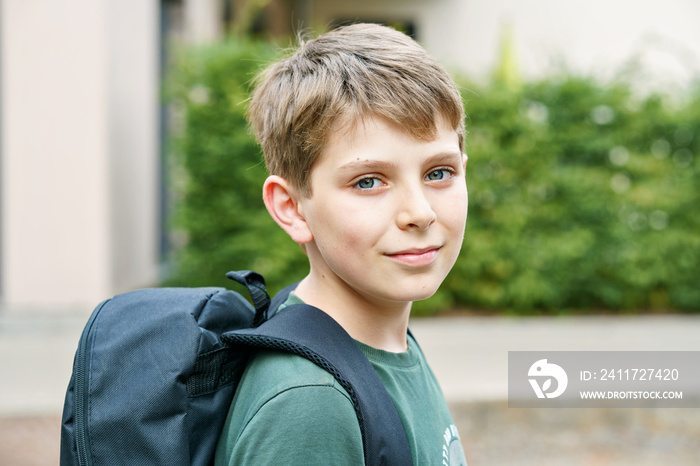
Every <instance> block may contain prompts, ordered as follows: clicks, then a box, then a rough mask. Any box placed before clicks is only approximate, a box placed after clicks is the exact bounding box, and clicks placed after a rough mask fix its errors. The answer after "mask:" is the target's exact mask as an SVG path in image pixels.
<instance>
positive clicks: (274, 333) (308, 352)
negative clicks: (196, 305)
mask: <svg viewBox="0 0 700 466" xmlns="http://www.w3.org/2000/svg"><path fill="white" fill-rule="evenodd" d="M283 292H288V290H287V289H285V290H283ZM280 294H282V293H280ZM222 338H223V339H224V340H225V341H226V342H228V343H229V344H234V345H236V344H237V345H245V346H249V347H254V348H269V349H276V350H280V351H285V352H288V353H293V354H296V355H299V356H302V357H304V358H306V359H308V360H310V361H312V362H313V363H315V364H316V365H318V366H319V367H321V368H322V369H324V370H326V371H327V372H329V373H330V374H331V375H333V376H334V377H335V379H336V380H337V381H338V383H339V384H340V385H341V386H342V387H343V388H344V389H345V390H346V391H347V392H348V394H349V395H350V398H351V399H352V401H353V405H354V407H355V412H356V413H357V420H358V422H359V425H360V432H361V434H362V445H363V449H364V456H365V464H366V465H368V466H369V465H397V466H399V465H401V466H404V465H407V464H413V462H412V459H411V450H410V447H409V445H408V440H407V438H406V433H405V431H404V428H403V425H402V424H401V420H400V419H399V415H398V413H397V412H396V408H395V407H394V403H393V401H392V400H391V398H390V397H389V393H388V392H387V391H386V388H385V387H384V384H383V383H382V381H381V379H380V378H379V374H377V372H376V371H375V370H374V367H372V364H371V363H370V362H369V360H368V359H367V357H366V356H365V355H364V353H363V352H362V350H361V349H360V347H359V346H358V345H357V344H356V343H355V341H354V340H353V339H352V338H351V337H350V335H348V333H347V332H346V331H345V330H344V329H343V328H342V327H341V326H340V325H339V324H338V323H337V322H336V321H335V320H333V318H331V317H330V316H329V315H328V314H326V313H325V312H323V311H322V310H320V309H318V308H315V307H313V306H309V305H306V304H294V305H290V306H288V307H286V308H285V309H284V310H283V311H281V312H279V313H278V314H277V315H275V316H274V317H272V318H270V320H268V321H266V322H265V323H263V324H262V325H260V326H259V327H257V328H250V329H244V330H236V331H232V332H227V333H225V334H224V335H223V336H222Z"/></svg>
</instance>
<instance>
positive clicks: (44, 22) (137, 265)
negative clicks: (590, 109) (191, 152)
mask: <svg viewBox="0 0 700 466" xmlns="http://www.w3.org/2000/svg"><path fill="white" fill-rule="evenodd" d="M0 7H1V8H2V10H1V11H0V33H1V34H2V37H1V38H0V43H1V47H2V48H1V49H0V59H1V60H2V63H1V67H0V70H1V72H2V75H1V76H0V82H1V84H2V89H1V96H2V102H1V105H2V128H1V131H2V132H1V134H2V146H1V151H0V155H1V157H2V178H1V179H0V185H1V189H2V196H1V200H2V207H1V209H0V211H1V214H2V219H1V227H2V235H1V237H2V249H1V250H0V251H1V252H0V260H1V263H2V264H1V266H2V270H1V276H2V284H1V290H0V291H1V293H2V300H3V305H4V308H5V309H26V308H37V307H39V308H66V307H72V306H94V304H96V303H97V302H98V301H99V300H101V299H104V298H105V297H106V296H108V295H110V294H112V293H114V292H117V291H121V290H124V289H126V288H129V287H133V286H139V285H146V284H151V283H153V281H154V280H155V278H156V266H157V261H158V258H157V248H156V246H157V244H156V241H157V235H156V228H157V210H156V209H157V194H158V193H157V186H158V183H157V164H158V140H157V137H158V127H157V110H158V100H159V83H158V55H157V51H158V2H157V1H156V0H101V1H97V0H62V1H61V2H56V1H54V0H32V1H24V0H4V1H3V2H2V3H1V5H0Z"/></svg>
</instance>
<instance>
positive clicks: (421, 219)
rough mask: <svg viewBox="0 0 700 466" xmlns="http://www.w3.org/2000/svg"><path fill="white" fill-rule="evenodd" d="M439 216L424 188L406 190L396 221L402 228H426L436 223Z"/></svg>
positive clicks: (421, 229)
mask: <svg viewBox="0 0 700 466" xmlns="http://www.w3.org/2000/svg"><path fill="white" fill-rule="evenodd" d="M436 218H437V216H436V215H435V211H434V210H433V207H432V206H431V205H430V202H429V201H428V199H427V198H426V197H425V194H424V193H423V191H422V189H418V190H406V192H404V193H403V194H402V198H401V199H400V208H399V213H398V215H397V218H396V221H397V223H398V226H399V228H401V229H402V230H409V229H416V230H420V231H423V230H426V229H428V227H430V225H432V224H433V223H435V220H436Z"/></svg>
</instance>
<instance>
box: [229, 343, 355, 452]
mask: <svg viewBox="0 0 700 466" xmlns="http://www.w3.org/2000/svg"><path fill="white" fill-rule="evenodd" d="M251 446H254V447H253V448H251ZM279 458H285V462H286V464H364V453H363V446H362V434H361V432H360V427H359V423H358V420H357V414H356V413H355V409H354V406H353V403H352V400H351V399H350V396H349V395H348V393H347V392H346V391H345V389H343V387H341V386H340V384H338V382H337V381H336V380H335V378H334V377H333V376H332V375H331V374H330V373H328V372H326V371H325V370H323V369H321V368H320V367H318V366H317V365H315V364H314V363H313V362H311V361H309V360H307V359H305V358H302V357H301V356H296V355H294V354H289V353H282V352H277V351H263V352H260V353H257V354H255V355H254V356H253V357H252V358H251V360H250V362H249V364H248V366H247V368H246V370H245V372H244V374H243V377H242V378H241V381H240V384H239V386H238V388H237V390H236V395H235V398H234V401H233V403H232V404H231V408H230V411H229V414H228V419H227V422H226V424H225V427H224V431H223V432H222V435H221V440H220V442H219V445H218V448H217V453H216V464H273V463H275V459H277V460H279Z"/></svg>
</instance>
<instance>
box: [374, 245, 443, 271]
mask: <svg viewBox="0 0 700 466" xmlns="http://www.w3.org/2000/svg"><path fill="white" fill-rule="evenodd" d="M439 250H440V246H431V247H427V248H420V249H417V248H416V249H406V250H403V251H398V252H392V253H386V254H385V256H387V257H389V258H390V259H392V260H394V261H396V262H399V263H400V264H402V265H407V266H410V267H425V266H426V265H430V264H432V263H433V262H434V261H435V259H436V258H437V255H438V251H439Z"/></svg>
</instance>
